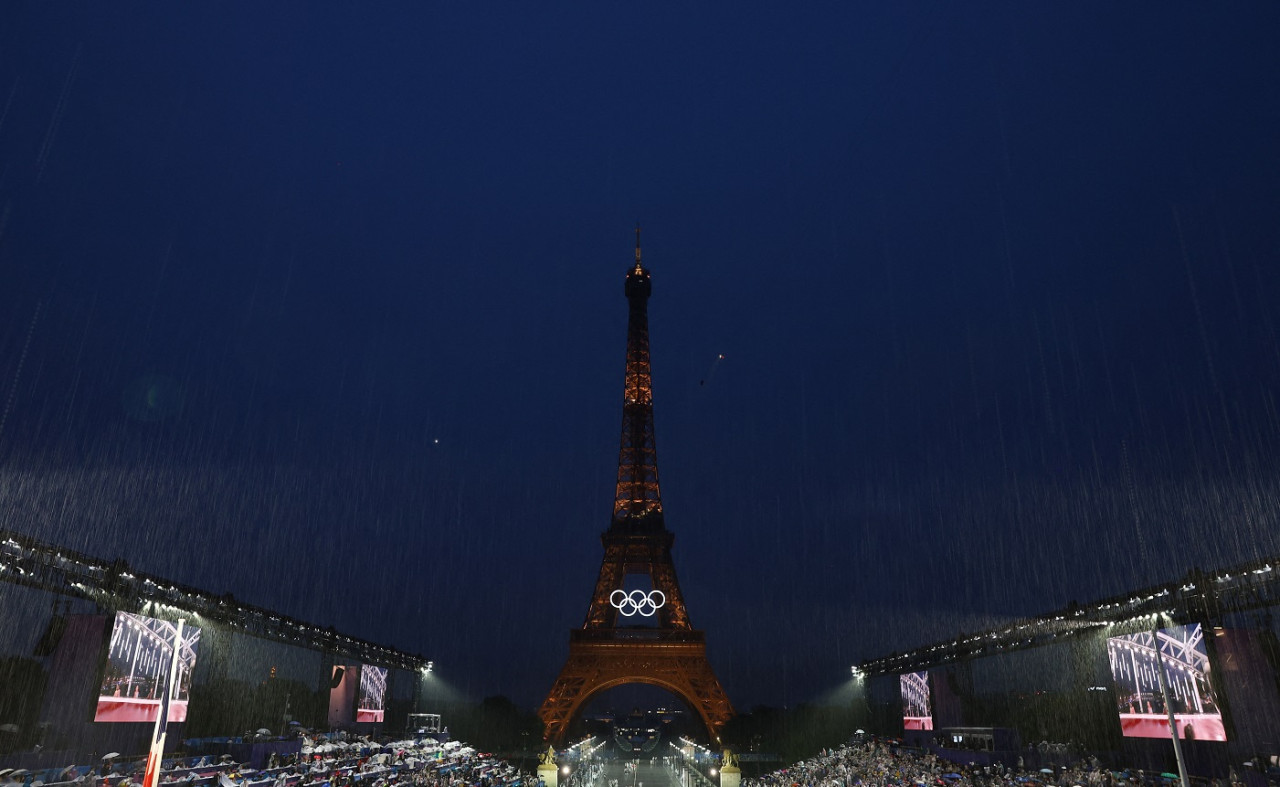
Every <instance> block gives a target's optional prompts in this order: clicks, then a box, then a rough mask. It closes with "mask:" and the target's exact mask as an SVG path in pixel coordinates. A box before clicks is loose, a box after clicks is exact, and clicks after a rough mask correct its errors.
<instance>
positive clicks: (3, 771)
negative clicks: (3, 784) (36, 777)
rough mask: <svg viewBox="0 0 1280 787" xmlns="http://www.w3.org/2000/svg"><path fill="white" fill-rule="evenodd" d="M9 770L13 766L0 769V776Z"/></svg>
mask: <svg viewBox="0 0 1280 787" xmlns="http://www.w3.org/2000/svg"><path fill="white" fill-rule="evenodd" d="M11 770H13V768H5V769H4V770H0V776H4V775H5V774H6V773H8V772H9V771H11Z"/></svg>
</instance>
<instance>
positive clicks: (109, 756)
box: [102, 751, 120, 760]
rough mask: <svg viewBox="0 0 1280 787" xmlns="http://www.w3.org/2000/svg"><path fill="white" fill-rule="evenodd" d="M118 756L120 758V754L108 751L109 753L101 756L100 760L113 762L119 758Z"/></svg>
mask: <svg viewBox="0 0 1280 787" xmlns="http://www.w3.org/2000/svg"><path fill="white" fill-rule="evenodd" d="M119 756H120V752H118V751H109V752H107V753H106V754H104V755H102V759H104V760H114V759H115V758H116V757H119Z"/></svg>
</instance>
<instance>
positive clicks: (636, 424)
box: [538, 229, 733, 743]
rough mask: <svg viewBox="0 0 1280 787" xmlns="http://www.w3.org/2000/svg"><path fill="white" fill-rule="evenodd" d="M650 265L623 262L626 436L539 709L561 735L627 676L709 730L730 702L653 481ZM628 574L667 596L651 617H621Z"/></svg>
mask: <svg viewBox="0 0 1280 787" xmlns="http://www.w3.org/2000/svg"><path fill="white" fill-rule="evenodd" d="M651 290H652V285H651V282H650V277H649V271H648V270H646V269H645V268H644V266H643V265H642V264H641V261H640V231H639V230H638V229H637V230H636V261H635V266H634V267H633V268H631V269H630V270H629V271H628V272H627V278H626V287H625V293H626V296H627V302H628V304H629V312H628V318H627V369H626V378H625V384H624V392H623V403H622V440H621V449H620V450H619V452H618V485H617V490H616V494H615V496H614V503H613V518H612V520H611V522H610V524H609V529H608V530H606V531H605V532H604V533H603V534H602V535H601V537H600V540H601V542H602V543H603V545H604V559H603V560H602V561H601V564H600V575H599V578H598V579H597V580H596V586H595V592H594V593H592V596H591V604H590V606H589V607H588V609H587V617H586V620H584V621H583V624H582V628H580V629H575V630H573V631H571V632H570V635H569V659H568V661H567V662H566V663H565V666H564V668H563V669H562V670H561V671H560V676H559V677H558V678H557V679H556V682H555V684H553V685H552V687H551V691H550V693H548V694H547V698H546V700H545V701H544V702H543V703H542V707H541V708H540V709H539V711H538V715H539V716H540V717H541V718H542V722H543V724H545V725H546V736H547V738H548V740H550V741H552V742H554V743H559V742H561V741H562V740H563V738H564V735H565V733H566V732H567V730H568V727H569V722H570V721H571V720H572V719H573V718H574V716H576V715H577V713H578V711H579V710H581V709H582V707H583V705H584V704H585V703H586V702H587V700H589V699H590V698H591V697H593V696H594V695H596V694H598V693H599V692H601V691H604V690H606V689H610V688H613V687H615V686H621V685H623V684H627V683H646V684H649V685H653V686H658V687H660V688H663V689H666V690H667V691H670V692H672V693H673V694H675V695H677V696H678V697H680V698H682V699H683V700H684V701H685V702H687V703H688V704H689V707H691V708H692V709H693V710H694V712H696V713H697V714H698V715H699V716H700V717H701V719H702V721H703V723H704V724H705V725H706V726H707V729H708V731H710V732H711V734H712V735H713V736H716V737H718V733H719V730H720V728H721V727H722V726H724V724H725V722H727V721H728V720H729V719H730V718H732V717H733V706H732V705H731V704H730V703H729V698H728V696H726V695H725V693H724V689H723V688H722V687H721V686H720V681H719V680H718V679H717V678H716V676H715V672H713V671H712V669H711V664H710V662H709V661H707V645H706V640H705V637H704V635H703V633H702V632H701V631H697V630H695V629H694V628H693V626H692V624H691V623H690V622H689V612H688V610H687V609H686V608H685V604H684V594H682V593H681V592H680V584H679V582H677V580H676V569H675V564H674V563H673V562H672V560H671V547H672V544H673V543H674V541H675V535H674V534H672V533H671V531H669V530H667V528H666V524H665V521H664V520H663V514H662V495H661V492H660V490H659V487H658V453H657V446H656V442H655V440H654V429H653V379H652V373H651V371H650V366H649V314H648V301H649V294H650V292H651ZM628 575H647V576H648V577H649V580H650V582H651V583H652V586H653V589H654V590H655V591H658V592H660V593H661V594H662V596H663V598H664V599H665V603H664V604H663V605H661V606H660V607H659V608H658V609H657V610H656V611H655V612H654V613H653V615H652V617H654V618H656V621H655V622H656V625H655V626H652V627H649V626H642V627H637V626H626V625H619V621H620V617H619V616H620V614H621V613H620V610H619V608H618V607H617V606H615V605H614V604H613V603H611V596H612V595H613V594H614V593H616V592H618V591H620V590H622V589H623V584H624V581H625V579H626V577H627V576H628Z"/></svg>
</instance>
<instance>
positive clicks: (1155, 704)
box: [1107, 623, 1227, 741]
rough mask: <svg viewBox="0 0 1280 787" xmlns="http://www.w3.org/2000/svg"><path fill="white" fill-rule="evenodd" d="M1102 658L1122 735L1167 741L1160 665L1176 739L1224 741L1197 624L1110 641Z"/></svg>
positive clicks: (1207, 654) (1167, 731)
mask: <svg viewBox="0 0 1280 787" xmlns="http://www.w3.org/2000/svg"><path fill="white" fill-rule="evenodd" d="M1107 658H1108V659H1109V660H1110V662H1111V677H1112V679H1113V680H1114V681H1115V684H1116V705H1117V708H1116V709H1117V710H1118V711H1119V713H1120V731H1121V733H1122V734H1123V735H1124V736H1125V737H1128V738H1164V739H1166V740H1167V739H1169V738H1170V735H1169V713H1168V708H1166V707H1165V701H1164V692H1162V691H1161V690H1160V677H1159V674H1158V673H1157V672H1156V670H1158V669H1159V668H1160V663H1161V661H1163V662H1164V674H1165V687H1166V689H1167V691H1168V694H1169V704H1170V705H1172V706H1173V718H1174V726H1175V727H1176V728H1177V730H1178V737H1180V738H1184V739H1188V740H1190V739H1194V740H1202V741H1225V740H1226V739H1227V732H1226V728H1225V727H1224V726H1223V724H1222V712H1221V711H1220V710H1219V709H1218V698H1217V695H1216V694H1215V693H1214V690H1213V682H1212V680H1211V674H1210V664H1209V652H1208V650H1207V649H1206V648H1205V643H1204V631H1203V629H1201V627H1200V624H1199V623H1193V624H1191V625H1189V626H1175V627H1173V628H1167V629H1160V630H1159V631H1156V632H1154V633H1153V632H1150V631H1142V632H1138V633H1137V634H1126V635H1124V636H1121V637H1109V638H1108V639H1107Z"/></svg>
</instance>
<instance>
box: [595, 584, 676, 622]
mask: <svg viewBox="0 0 1280 787" xmlns="http://www.w3.org/2000/svg"><path fill="white" fill-rule="evenodd" d="M609 603H610V604H612V605H613V608H614V609H616V610H618V611H619V612H621V613H622V616H623V617H626V618H629V617H631V616H632V615H636V614H639V615H642V616H644V617H646V618H647V617H651V616H652V615H653V613H655V612H657V611H658V610H660V609H662V608H663V607H665V606H666V605H667V594H665V593H663V592H662V591H661V590H650V591H649V592H648V593H645V592H644V591H643V590H633V591H631V592H630V593H628V592H627V591H625V590H615V591H613V592H612V593H610V594H609ZM645 610H648V611H647V612H646V611H645Z"/></svg>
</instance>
